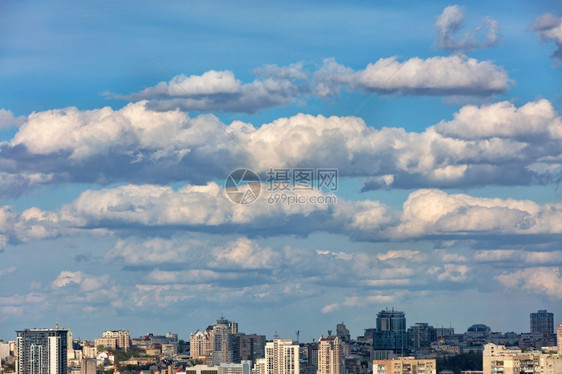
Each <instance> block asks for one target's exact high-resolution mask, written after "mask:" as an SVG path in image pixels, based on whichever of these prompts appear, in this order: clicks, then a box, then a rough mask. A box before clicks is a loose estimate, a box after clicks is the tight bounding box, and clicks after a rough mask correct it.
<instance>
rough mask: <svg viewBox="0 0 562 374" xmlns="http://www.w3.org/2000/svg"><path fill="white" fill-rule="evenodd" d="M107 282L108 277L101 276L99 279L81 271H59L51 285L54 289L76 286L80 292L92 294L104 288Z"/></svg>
mask: <svg viewBox="0 0 562 374" xmlns="http://www.w3.org/2000/svg"><path fill="white" fill-rule="evenodd" d="M108 281H109V276H107V275H102V276H99V277H96V276H92V275H88V274H85V273H83V272H81V271H68V270H65V271H61V272H60V274H59V275H58V276H57V278H56V279H55V280H54V281H53V282H52V283H51V286H52V287H53V288H54V289H60V288H65V287H67V286H69V285H72V284H76V285H78V286H79V287H80V290H81V291H84V292H92V291H96V290H99V289H100V288H102V287H105V286H106V285H107V283H108Z"/></svg>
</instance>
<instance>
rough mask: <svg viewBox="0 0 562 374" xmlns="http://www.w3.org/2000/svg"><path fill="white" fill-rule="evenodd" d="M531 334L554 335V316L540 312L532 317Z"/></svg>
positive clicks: (544, 311)
mask: <svg viewBox="0 0 562 374" xmlns="http://www.w3.org/2000/svg"><path fill="white" fill-rule="evenodd" d="M530 325H531V326H530V327H531V330H530V331H531V334H543V335H551V334H554V314H553V313H549V312H547V311H546V310H539V311H537V312H536V313H531V315H530Z"/></svg>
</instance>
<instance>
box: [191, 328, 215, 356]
mask: <svg viewBox="0 0 562 374" xmlns="http://www.w3.org/2000/svg"><path fill="white" fill-rule="evenodd" d="M210 340H211V339H210V337H209V334H208V333H207V331H205V333H203V332H201V330H197V331H196V332H195V334H191V335H190V336H189V357H190V358H192V359H200V358H203V357H205V356H207V355H208V354H209V353H210V352H212V351H213V348H212V346H211V344H210Z"/></svg>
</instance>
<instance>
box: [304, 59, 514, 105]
mask: <svg viewBox="0 0 562 374" xmlns="http://www.w3.org/2000/svg"><path fill="white" fill-rule="evenodd" d="M314 79H315V82H316V86H317V92H318V93H319V94H320V95H321V96H333V95H337V94H338V93H339V90H340V88H341V87H347V88H348V90H351V91H356V90H359V91H363V92H376V93H379V94H402V95H429V96H440V95H478V96H486V95H492V94H496V93H500V92H504V91H506V90H507V89H508V88H509V78H508V76H507V73H506V72H505V71H504V70H503V69H502V68H501V67H498V66H496V65H494V64H493V63H492V62H490V61H478V60H476V59H473V58H467V57H463V56H457V55H455V56H449V57H431V58H427V59H421V58H418V57H414V58H411V59H409V60H406V61H403V62H400V61H398V60H397V58H396V57H390V58H381V59H379V60H378V61H377V62H375V63H371V64H369V65H367V67H366V68H365V69H364V70H358V71H354V70H352V69H350V68H346V67H344V66H343V65H340V64H338V63H337V62H336V61H335V59H333V58H330V59H326V60H324V64H323V66H322V67H321V68H320V69H319V70H318V71H317V72H315V74H314Z"/></svg>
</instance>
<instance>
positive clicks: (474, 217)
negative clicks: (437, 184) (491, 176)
mask: <svg viewBox="0 0 562 374" xmlns="http://www.w3.org/2000/svg"><path fill="white" fill-rule="evenodd" d="M561 219H562V205H561V204H545V205H542V206H541V205H539V204H537V203H535V202H533V201H530V200H514V199H498V198H478V197H472V196H469V195H465V194H452V195H451V194H447V193H446V192H443V191H440V190H418V191H415V192H413V193H411V194H410V195H409V197H408V199H407V200H406V202H405V203H404V209H403V211H402V217H401V223H400V225H399V226H398V227H397V228H396V235H398V236H399V235H405V236H419V235H422V236H423V235H438V234H445V233H456V234H459V235H464V234H466V233H469V232H470V233H478V232H481V233H496V234H499V233H503V234H508V233H512V234H535V233H554V232H557V233H558V232H561V230H562V225H561V224H559V223H557V222H560V220H561Z"/></svg>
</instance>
